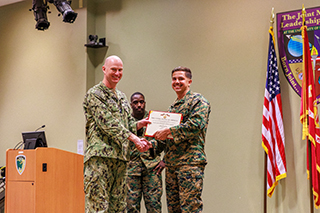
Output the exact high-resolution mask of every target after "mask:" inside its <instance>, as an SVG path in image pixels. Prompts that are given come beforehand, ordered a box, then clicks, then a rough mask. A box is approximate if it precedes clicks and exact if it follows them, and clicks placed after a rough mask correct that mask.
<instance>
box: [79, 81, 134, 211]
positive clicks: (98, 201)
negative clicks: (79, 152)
mask: <svg viewBox="0 0 320 213" xmlns="http://www.w3.org/2000/svg"><path fill="white" fill-rule="evenodd" d="M83 107H84V111H85V117H86V142H87V147H86V151H85V154H84V190H85V198H86V199H85V203H86V212H117V213H118V212H125V210H126V195H127V191H126V190H127V189H126V187H125V182H126V168H127V162H128V160H129V159H130V152H129V151H130V150H129V140H128V139H127V138H128V137H129V136H130V135H131V134H132V133H131V132H134V133H135V132H136V131H137V130H136V121H135V119H134V118H133V117H132V116H131V108H130V105H129V102H128V100H127V98H126V96H125V94H124V93H122V92H121V91H119V90H117V89H115V90H111V89H109V88H107V87H106V86H105V85H104V84H103V83H102V82H100V83H99V84H97V85H95V86H94V87H92V88H91V89H89V91H88V92H87V94H86V96H85V100H84V103H83ZM130 131H131V132H130ZM91 158H92V159H91ZM109 163H112V164H111V165H109ZM100 166H101V168H100ZM114 168H116V171H111V170H112V169H114ZM118 170H119V171H118ZM112 172H114V174H112ZM100 175H101V176H100ZM113 175H114V176H113ZM112 177H113V178H112ZM104 188H106V190H104ZM120 189H123V190H120ZM102 191H103V193H102ZM115 202H117V203H115Z"/></svg>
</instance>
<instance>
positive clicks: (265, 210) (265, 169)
mask: <svg viewBox="0 0 320 213" xmlns="http://www.w3.org/2000/svg"><path fill="white" fill-rule="evenodd" d="M267 162H268V155H267V153H264V193H263V194H264V196H263V213H267V193H268V192H267V178H268V177H267V173H268V172H267V166H268V163H267Z"/></svg>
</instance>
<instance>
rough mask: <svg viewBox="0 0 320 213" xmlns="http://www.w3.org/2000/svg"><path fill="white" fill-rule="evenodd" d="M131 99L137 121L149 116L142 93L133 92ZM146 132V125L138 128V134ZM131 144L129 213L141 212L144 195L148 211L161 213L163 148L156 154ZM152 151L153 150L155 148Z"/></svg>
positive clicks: (141, 134)
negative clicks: (139, 149) (140, 149)
mask: <svg viewBox="0 0 320 213" xmlns="http://www.w3.org/2000/svg"><path fill="white" fill-rule="evenodd" d="M130 101H131V103H130V105H131V108H132V116H133V117H134V118H135V119H136V120H137V121H138V120H141V119H143V118H146V117H148V112H147V111H146V110H145V108H146V101H145V97H144V95H143V94H142V93H140V92H135V93H133V94H132V95H131V98H130ZM144 132H145V127H144V128H141V129H140V130H138V133H137V135H138V136H139V137H143V136H144ZM147 139H148V138H147ZM130 145H131V147H132V149H131V153H130V161H129V165H128V178H127V186H128V196H127V204H128V206H127V210H128V213H137V212H140V203H141V200H142V196H143V199H144V202H145V207H146V210H147V213H161V196H162V191H163V190H162V176H161V171H162V170H163V168H164V167H165V164H164V162H163V161H161V159H160V154H161V151H162V150H160V152H159V150H156V151H155V152H154V153H155V154H151V153H150V152H149V151H147V152H141V153H140V152H139V151H138V150H137V149H136V148H135V147H134V144H133V143H130ZM163 148H164V147H163ZM150 151H153V149H152V150H150Z"/></svg>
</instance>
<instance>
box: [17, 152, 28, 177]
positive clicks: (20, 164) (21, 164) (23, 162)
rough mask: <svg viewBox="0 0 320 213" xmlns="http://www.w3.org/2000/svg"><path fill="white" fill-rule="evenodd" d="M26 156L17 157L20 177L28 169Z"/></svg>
mask: <svg viewBox="0 0 320 213" xmlns="http://www.w3.org/2000/svg"><path fill="white" fill-rule="evenodd" d="M26 162H27V161H26V156H24V155H18V156H16V162H15V164H16V169H17V171H18V173H19V175H21V174H22V173H23V171H24V169H25V168H26Z"/></svg>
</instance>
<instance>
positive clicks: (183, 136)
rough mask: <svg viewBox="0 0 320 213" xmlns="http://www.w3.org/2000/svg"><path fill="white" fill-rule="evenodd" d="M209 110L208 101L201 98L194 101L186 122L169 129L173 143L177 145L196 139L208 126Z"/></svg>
mask: <svg viewBox="0 0 320 213" xmlns="http://www.w3.org/2000/svg"><path fill="white" fill-rule="evenodd" d="M210 110H211V109H210V104H209V102H208V101H206V100H203V99H201V98H200V99H197V98H196V99H194V100H193V101H192V104H191V105H190V107H189V112H188V118H187V120H186V121H184V122H183V123H181V124H180V125H178V126H174V127H171V128H170V131H171V134H172V136H173V140H174V142H175V143H176V144H177V143H180V142H181V141H185V140H188V139H192V138H194V137H197V135H198V134H200V133H201V130H202V129H204V128H205V127H206V125H207V124H208V120H209V114H210Z"/></svg>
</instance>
